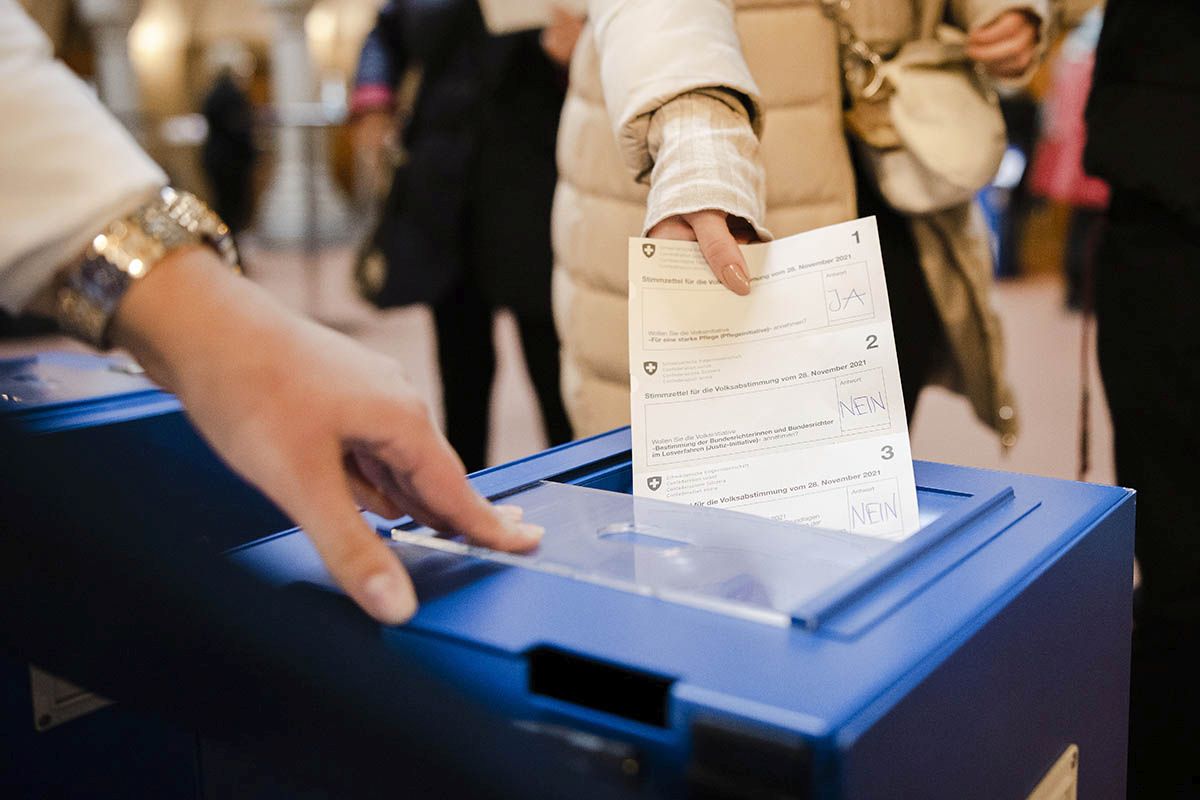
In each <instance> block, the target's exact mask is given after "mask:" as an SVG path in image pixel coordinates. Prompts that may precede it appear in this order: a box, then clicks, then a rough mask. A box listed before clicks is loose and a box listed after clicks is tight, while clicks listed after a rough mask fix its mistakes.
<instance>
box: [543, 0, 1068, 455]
mask: <svg viewBox="0 0 1200 800" xmlns="http://www.w3.org/2000/svg"><path fill="white" fill-rule="evenodd" d="M1043 2H1044V0H951V2H950V9H949V13H950V14H951V16H952V17H953V18H954V20H955V21H956V22H957V24H959V25H960V26H961V27H966V28H971V27H975V26H978V25H982V24H986V23H988V22H990V21H991V20H992V19H994V18H995V17H996V16H997V15H999V14H1000V13H1001V12H1003V11H1005V10H1008V9H1011V8H1014V7H1019V8H1028V9H1030V10H1032V11H1034V12H1035V13H1037V14H1039V16H1041V18H1042V19H1047V17H1048V15H1047V13H1046V9H1045V8H1044V7H1043ZM931 3H936V4H937V6H938V7H940V6H941V5H942V3H941V2H940V0H873V1H871V2H863V1H862V0H852V2H851V5H850V18H851V21H852V24H853V26H854V28H855V30H856V32H857V33H858V34H859V36H861V37H862V38H864V39H866V40H868V41H869V42H870V43H871V44H872V45H873V46H874V47H875V48H876V49H877V50H880V51H881V52H885V53H886V52H894V50H895V49H897V48H898V47H899V46H900V45H901V44H902V43H903V42H904V41H906V40H908V39H911V38H913V36H914V31H915V30H918V29H919V28H918V26H919V25H921V24H922V20H921V19H920V18H919V15H921V14H924V13H933V12H930V11H929V7H930V4H931ZM713 87H716V88H723V89H727V90H731V91H732V92H734V93H736V94H737V95H739V96H741V97H743V98H744V100H745V102H746V104H747V105H748V106H749V107H750V108H751V109H753V124H754V128H755V130H761V159H762V162H763V164H764V165H765V172H766V186H765V197H762V198H760V201H762V200H765V215H764V217H763V218H762V219H759V220H756V222H758V223H760V224H761V225H765V227H766V228H767V229H769V231H770V232H771V233H772V234H774V235H775V236H787V235H790V234H793V233H797V232H800V231H803V230H807V229H810V228H814V227H819V226H822V225H829V224H832V223H836V222H841V221H844V220H847V219H851V218H853V217H854V215H855V210H856V207H857V206H856V200H855V196H854V178H853V175H852V173H851V166H850V160H849V154H848V153H847V149H846V141H845V135H844V133H843V129H842V112H841V110H842V89H841V75H840V69H839V60H838V53H837V34H836V30H835V27H834V26H833V24H832V23H831V22H830V21H829V20H827V19H826V18H825V16H824V15H823V14H822V12H821V9H820V7H819V6H818V4H817V2H816V0H737V1H736V2H731V0H592V2H591V7H590V22H589V26H588V28H587V29H586V30H585V31H584V33H583V35H582V37H581V38H580V41H579V45H578V46H577V47H576V52H575V56H574V59H573V63H572V66H571V85H570V90H569V92H568V95H567V100H566V105H565V107H564V109H563V115H562V121H561V123H560V128H559V140H558V163H559V183H558V190H557V194H556V197H555V204H554V214H553V223H552V229H553V239H554V253H555V261H556V264H555V269H554V295H553V300H554V312H555V319H556V321H557V324H558V327H559V331H560V334H561V337H562V342H563V393H564V398H565V401H566V405H567V409H568V411H569V413H570V415H571V422H572V424H573V425H574V428H575V431H576V434H577V435H580V436H583V435H589V434H594V433H598V432H601V431H605V430H609V429H611V428H614V427H617V426H620V425H624V424H627V423H628V421H629V374H628V373H629V367H628V354H627V338H628V337H627V332H626V328H627V321H626V320H627V288H628V277H627V265H626V248H627V239H628V237H630V236H640V235H642V234H643V232H644V227H643V226H644V224H645V222H646V220H645V216H646V199H647V191H648V187H647V185H646V184H645V183H643V182H639V181H638V180H637V177H639V176H640V177H642V179H643V180H645V176H646V175H647V174H648V171H649V169H650V167H651V166H652V159H651V157H650V155H649V147H648V145H647V141H646V140H647V131H648V128H649V121H650V119H651V117H652V116H653V114H654V112H655V111H656V110H657V109H658V108H660V107H661V106H662V105H663V104H664V103H666V102H668V101H670V100H672V99H673V98H676V97H679V96H681V95H684V94H685V93H688V92H694V91H696V90H703V89H707V88H713ZM679 210H685V209H679ZM686 210H694V209H686ZM722 210H725V211H729V212H731V213H736V212H737V209H730V208H723V209H722ZM952 212H953V213H948V214H943V215H941V217H942V218H941V219H939V220H926V221H924V222H923V223H922V224H923V225H924V227H925V229H924V230H922V228H921V226H917V229H916V230H915V231H914V233H915V235H916V239H917V242H918V245H919V247H920V249H921V258H922V262H923V267H924V268H925V270H926V273H927V276H928V277H929V278H930V285H931V288H932V290H933V293H934V296H935V301H936V304H937V305H938V308H939V312H940V313H941V315H942V317H943V321H944V323H945V324H946V328H947V334H948V339H949V341H950V344H951V347H950V349H951V351H952V353H951V356H952V359H951V361H952V363H951V365H950V367H951V371H950V372H951V377H952V381H951V383H952V384H953V385H955V386H956V388H959V389H961V390H963V391H965V393H966V394H967V395H968V397H970V398H971V400H972V403H973V405H974V408H975V410H976V412H977V414H978V415H979V416H980V417H981V418H982V419H983V420H984V422H986V423H987V424H989V425H991V426H992V427H993V428H995V429H996V430H997V431H999V432H1000V433H1001V434H1002V435H1006V436H1007V437H1008V440H1009V443H1011V441H1012V440H1013V439H1012V437H1013V434H1014V433H1015V424H1016V423H1015V419H1014V416H1013V412H1012V407H1011V398H1010V397H1009V394H1008V390H1007V387H1006V386H1005V383H1004V381H1003V379H1002V354H1001V350H1000V341H999V331H998V328H997V326H996V321H995V318H994V316H993V315H992V313H991V311H990V308H989V306H988V304H987V297H986V292H987V285H988V282H989V281H990V275H989V270H988V267H989V266H990V255H989V254H988V252H987V240H986V236H985V235H984V233H983V231H982V220H981V218H980V217H979V215H978V213H977V212H973V211H972V210H970V209H968V208H965V207H964V208H962V209H955V210H952ZM651 224H652V223H651ZM956 250H957V251H960V252H958V253H956V252H955V251H956ZM963 254H967V255H970V256H971V257H973V258H974V260H975V266H974V268H968V269H966V270H964V269H963V268H962V267H961V265H959V266H956V265H954V264H952V263H948V262H950V261H953V260H954V258H953V257H954V256H955V255H963ZM884 257H885V259H886V253H885V254H884Z"/></svg>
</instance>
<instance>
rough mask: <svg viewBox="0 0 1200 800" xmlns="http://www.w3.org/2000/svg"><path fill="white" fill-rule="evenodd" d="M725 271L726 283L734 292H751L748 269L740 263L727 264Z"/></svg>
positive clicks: (744, 293)
mask: <svg viewBox="0 0 1200 800" xmlns="http://www.w3.org/2000/svg"><path fill="white" fill-rule="evenodd" d="M723 272H724V274H725V285H726V286H728V287H729V288H730V289H732V290H733V292H734V294H740V295H747V294H750V279H749V278H748V277H746V271H745V270H743V269H742V268H741V266H740V265H739V264H726V265H725V269H724V270H723Z"/></svg>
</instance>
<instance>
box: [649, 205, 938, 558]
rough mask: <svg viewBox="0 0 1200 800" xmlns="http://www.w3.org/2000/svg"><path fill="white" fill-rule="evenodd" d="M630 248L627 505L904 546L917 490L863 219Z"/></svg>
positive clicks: (871, 227) (877, 268)
mask: <svg viewBox="0 0 1200 800" xmlns="http://www.w3.org/2000/svg"><path fill="white" fill-rule="evenodd" d="M741 250H742V254H743V257H744V261H745V264H746V273H747V275H746V277H747V278H748V280H749V284H750V288H751V291H750V293H749V294H748V295H745V296H741V295H740V294H735V293H733V292H732V291H730V289H729V288H726V285H723V284H722V282H720V281H718V280H717V279H716V278H715V277H714V275H713V272H711V271H710V269H709V265H708V264H707V263H706V261H705V258H704V256H703V255H702V254H701V251H700V246H699V245H697V244H696V243H694V242H684V241H672V240H662V239H657V240H651V239H631V240H630V245H629V357H630V374H631V399H632V421H633V453H634V492H635V493H636V494H639V495H643V496H652V497H657V498H660V499H665V500H673V501H676V502H681V503H689V504H693V505H700V506H718V507H722V508H731V509H735V510H739V511H744V512H749V513H752V514H758V515H760V516H765V517H771V518H774V519H781V520H789V521H794V522H798V523H804V524H807V525H812V526H817V527H822V528H832V529H838V530H847V531H851V532H854V533H859V534H864V535H870V536H877V537H880V538H885V539H903V538H905V537H906V536H907V535H909V534H911V533H913V532H915V531H916V529H917V527H918V517H917V496H916V485H915V481H914V479H913V469H912V455H911V452H910V449H909V441H908V426H907V422H906V420H905V412H904V401H903V395H902V393H901V387H900V371H899V367H898V366H897V360H896V346H895V341H894V339H893V335H892V326H891V312H890V309H889V306H888V299H887V287H886V284H885V282H884V272H883V259H882V256H881V254H880V250H879V238H878V234H877V231H876V226H875V220H874V218H866V219H860V220H855V221H852V222H846V223H842V224H839V225H833V226H830V227H827V228H821V229H819V230H815V231H810V232H808V233H803V234H799V235H797V236H792V237H789V238H786V239H781V240H778V241H775V242H769V243H766V244H752V245H744V246H742V248H741Z"/></svg>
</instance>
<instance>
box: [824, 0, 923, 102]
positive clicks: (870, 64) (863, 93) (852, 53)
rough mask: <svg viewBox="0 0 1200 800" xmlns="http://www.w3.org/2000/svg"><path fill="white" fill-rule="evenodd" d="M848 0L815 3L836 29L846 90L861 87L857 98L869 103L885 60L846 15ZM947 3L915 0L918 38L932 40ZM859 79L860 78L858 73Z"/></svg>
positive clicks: (879, 86) (881, 77)
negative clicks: (855, 28)
mask: <svg viewBox="0 0 1200 800" xmlns="http://www.w3.org/2000/svg"><path fill="white" fill-rule="evenodd" d="M850 2H851V0H818V5H820V7H821V13H822V14H824V15H825V17H826V18H827V19H829V20H831V21H832V22H833V24H834V25H836V26H837V30H838V43H839V44H840V45H841V51H842V72H843V75H844V77H845V83H846V85H847V86H849V87H854V86H858V85H861V87H862V88H861V89H859V90H858V91H857V92H856V93H857V94H858V97H859V99H862V100H870V99H871V98H872V97H874V96H875V95H876V94H878V93H879V90H880V89H882V88H883V84H884V81H885V77H886V76H885V75H884V73H883V69H882V67H883V65H884V63H886V61H887V59H885V58H884V57H883V56H882V55H881V54H880V53H879V51H878V50H876V49H875V48H873V47H871V45H870V44H869V43H868V42H867V41H866V40H865V39H863V38H862V37H861V36H859V35H858V32H857V31H855V30H854V25H853V24H852V23H851V22H850V19H849V17H848V15H847V12H849V11H850ZM946 3H947V0H916V5H917V34H918V36H917V39H918V40H921V39H933V38H935V33H936V31H937V26H938V25H939V24H941V22H942V17H943V16H944V15H945V13H946ZM860 70H861V71H862V72H861V75H862V77H859V74H858V73H859V71H860Z"/></svg>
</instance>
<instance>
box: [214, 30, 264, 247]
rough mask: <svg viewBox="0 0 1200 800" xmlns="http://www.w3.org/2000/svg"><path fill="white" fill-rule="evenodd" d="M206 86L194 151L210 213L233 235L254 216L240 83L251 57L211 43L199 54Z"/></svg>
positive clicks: (239, 47) (250, 128)
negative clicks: (208, 79) (203, 130)
mask: <svg viewBox="0 0 1200 800" xmlns="http://www.w3.org/2000/svg"><path fill="white" fill-rule="evenodd" d="M205 62H206V64H207V66H208V69H209V72H210V74H213V75H215V76H216V77H215V78H214V79H213V84H212V87H211V88H210V89H209V90H208V93H207V94H206V95H205V97H204V103H203V106H202V112H203V114H204V120H205V122H207V123H208V136H207V137H205V139H204V145H203V147H202V148H201V151H200V163H201V164H202V165H203V166H204V176H205V178H207V179H208V184H209V186H210V188H211V189H212V197H213V208H214V209H215V210H216V212H217V213H218V214H219V215H220V216H221V218H222V219H223V220H225V224H226V225H228V226H229V230H230V232H232V233H233V235H234V236H235V237H236V236H237V234H239V233H241V232H242V231H244V230H245V229H246V228H248V227H249V226H250V220H251V218H252V215H253V212H254V165H255V162H256V161H257V160H258V148H257V146H256V145H255V143H254V106H253V105H252V104H251V103H250V97H249V95H248V94H247V93H246V84H247V82H248V81H249V80H250V78H251V77H252V76H253V75H254V56H253V55H252V54H251V53H250V51H249V50H248V49H247V48H246V46H245V45H244V44H242V43H241V42H238V41H234V40H231V39H222V40H220V41H217V42H214V43H213V44H212V45H211V46H210V47H209V50H208V53H207V54H206V55H205Z"/></svg>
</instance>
